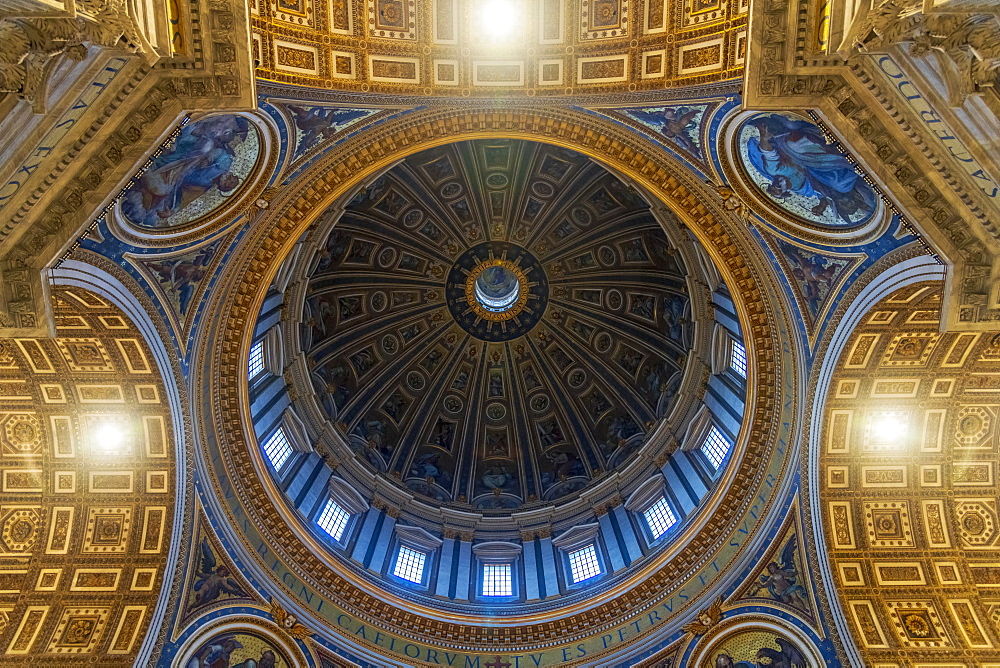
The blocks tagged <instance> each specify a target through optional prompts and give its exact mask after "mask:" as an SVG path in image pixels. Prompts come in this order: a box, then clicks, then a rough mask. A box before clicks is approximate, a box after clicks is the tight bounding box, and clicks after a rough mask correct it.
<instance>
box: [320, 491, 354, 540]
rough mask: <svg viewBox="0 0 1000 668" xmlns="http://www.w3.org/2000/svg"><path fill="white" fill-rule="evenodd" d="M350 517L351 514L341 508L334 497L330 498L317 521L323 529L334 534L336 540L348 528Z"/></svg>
mask: <svg viewBox="0 0 1000 668" xmlns="http://www.w3.org/2000/svg"><path fill="white" fill-rule="evenodd" d="M349 519H351V516H350V514H349V513H348V512H347V511H346V510H344V509H343V508H341V507H340V504H339V503H337V502H336V501H334V500H333V499H329V500H327V502H326V507H325V508H323V512H322V513H320V516H319V519H318V520H316V523H317V524H319V526H320V527H321V528H322V529H323V531H325V532H327V533H328V534H330V535H331V536H333V539H334V540H340V539H341V537H342V536H343V535H344V529H346V528H347V520H349Z"/></svg>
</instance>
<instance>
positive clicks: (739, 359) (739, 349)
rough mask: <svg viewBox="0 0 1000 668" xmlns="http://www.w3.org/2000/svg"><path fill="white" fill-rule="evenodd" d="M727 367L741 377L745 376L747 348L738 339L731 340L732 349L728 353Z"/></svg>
mask: <svg viewBox="0 0 1000 668" xmlns="http://www.w3.org/2000/svg"><path fill="white" fill-rule="evenodd" d="M729 368H731V369H732V370H733V371H735V372H736V373H737V374H738V375H739V376H741V377H742V378H746V377H747V349H746V348H744V347H743V344H742V343H740V342H739V341H733V349H732V352H730V354H729Z"/></svg>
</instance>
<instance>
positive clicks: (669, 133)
mask: <svg viewBox="0 0 1000 668" xmlns="http://www.w3.org/2000/svg"><path fill="white" fill-rule="evenodd" d="M707 109H708V105H707V104H687V105H678V106H669V107H667V106H659V107H635V108H631V109H619V110H618V111H619V112H621V113H622V114H625V115H626V116H628V117H629V118H631V119H633V120H636V121H638V122H639V123H642V124H643V125H644V126H645V127H647V128H649V129H650V130H652V131H653V132H655V133H657V134H658V135H661V136H662V137H664V138H665V139H666V140H667V143H668V144H672V145H674V146H676V147H678V148H680V149H683V150H684V151H687V152H688V153H690V154H691V155H693V156H695V157H696V158H699V159H703V158H704V157H705V154H704V151H703V150H702V143H701V125H702V121H703V120H704V118H705V111H706V110H707Z"/></svg>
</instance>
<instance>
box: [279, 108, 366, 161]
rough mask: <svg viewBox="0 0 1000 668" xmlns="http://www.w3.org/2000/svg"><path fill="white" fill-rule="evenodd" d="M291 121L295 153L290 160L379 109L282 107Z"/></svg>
mask: <svg viewBox="0 0 1000 668" xmlns="http://www.w3.org/2000/svg"><path fill="white" fill-rule="evenodd" d="M284 108H285V109H286V110H287V112H288V115H289V117H290V118H291V120H292V124H293V125H294V131H295V140H294V141H293V142H292V145H293V146H294V147H295V152H294V153H293V154H292V159H293V160H295V159H297V158H300V157H302V155H303V154H305V152H306V151H308V150H309V149H311V148H313V147H314V146H317V145H319V144H321V143H323V142H324V141H326V140H327V139H329V138H330V137H333V136H334V135H335V134H337V133H338V132H340V131H341V130H344V129H345V128H348V127H350V126H352V125H354V124H355V123H357V122H358V121H362V120H364V119H366V118H368V117H369V116H371V115H372V114H375V113H378V112H379V111H380V110H379V109H351V108H344V107H312V106H300V105H296V104H288V105H284Z"/></svg>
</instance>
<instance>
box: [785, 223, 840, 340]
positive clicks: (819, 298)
mask: <svg viewBox="0 0 1000 668" xmlns="http://www.w3.org/2000/svg"><path fill="white" fill-rule="evenodd" d="M778 248H779V249H780V251H781V255H782V259H783V260H784V264H785V266H786V267H787V269H788V271H787V273H788V275H789V278H790V279H791V282H792V285H793V286H794V287H795V288H796V289H797V292H798V293H799V296H800V298H801V302H802V304H803V305H804V306H805V310H806V315H807V316H808V317H809V319H810V320H811V321H814V320H815V319H816V317H817V316H818V315H819V314H820V313H821V312H822V310H823V307H824V305H825V304H826V301H827V299H828V298H829V297H830V296H831V294H833V293H834V292H835V288H836V286H837V284H838V283H839V282H840V280H841V279H842V278H843V276H844V272H845V270H847V269H849V268H850V267H852V266H853V265H854V264H855V262H854V261H852V260H850V259H847V258H841V257H831V256H828V255H824V254H822V253H818V252H816V251H813V250H809V249H806V248H802V247H800V246H796V245H794V244H790V243H786V242H783V241H779V242H778Z"/></svg>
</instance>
